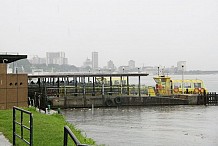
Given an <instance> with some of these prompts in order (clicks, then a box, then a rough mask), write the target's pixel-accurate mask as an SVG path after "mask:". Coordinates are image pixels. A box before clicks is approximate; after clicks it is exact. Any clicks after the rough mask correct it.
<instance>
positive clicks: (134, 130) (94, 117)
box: [63, 106, 218, 146]
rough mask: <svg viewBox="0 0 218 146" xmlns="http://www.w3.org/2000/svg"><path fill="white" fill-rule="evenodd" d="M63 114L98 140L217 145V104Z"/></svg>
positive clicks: (113, 144)
mask: <svg viewBox="0 0 218 146" xmlns="http://www.w3.org/2000/svg"><path fill="white" fill-rule="evenodd" d="M63 114H64V115H65V116H66V119H67V120H68V121H69V122H71V123H73V124H74V125H76V126H77V127H78V128H79V129H81V130H84V131H83V132H84V133H85V134H86V135H87V136H88V137H92V138H93V139H95V140H96V141H97V143H98V144H105V145H110V146H121V145H125V146H126V145H129V146H131V145H137V146H138V145H139V146H140V145H218V142H217V140H216V139H217V138H218V134H216V133H217V131H218V124H217V121H218V116H217V115H218V107H213V106H208V107H205V106H156V107H121V108H95V109H94V112H92V110H91V109H71V110H66V111H63Z"/></svg>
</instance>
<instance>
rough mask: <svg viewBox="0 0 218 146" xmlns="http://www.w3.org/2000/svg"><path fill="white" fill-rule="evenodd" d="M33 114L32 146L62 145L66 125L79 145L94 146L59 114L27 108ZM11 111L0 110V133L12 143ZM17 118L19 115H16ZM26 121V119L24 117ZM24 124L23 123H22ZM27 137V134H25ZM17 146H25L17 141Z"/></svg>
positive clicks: (70, 142) (69, 141)
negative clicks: (47, 113) (87, 145)
mask: <svg viewBox="0 0 218 146" xmlns="http://www.w3.org/2000/svg"><path fill="white" fill-rule="evenodd" d="M26 110H29V111H30V112H32V113H33V145H34V146H61V145H63V137H64V126H65V125H68V126H69V127H70V129H71V130H72V131H73V133H74V134H75V135H76V137H77V138H78V139H79V141H80V142H81V143H84V144H89V145H95V142H94V141H93V140H92V139H90V138H86V137H84V136H83V135H82V134H81V132H80V130H77V129H76V128H75V127H74V126H73V125H71V124H69V123H68V122H66V121H65V119H64V117H63V116H62V115H59V114H54V115H45V114H41V113H39V112H37V111H35V109H34V108H27V109H26ZM12 116H13V115H12V110H0V132H3V134H4V135H5V137H7V138H8V139H9V141H10V142H11V143H12V136H13V135H12V133H13V127H12V125H13V124H12ZM18 116H19V115H18ZM25 119H26V117H25ZM24 122H25V121H24ZM17 131H18V132H19V131H20V130H19V129H17ZM25 134H26V135H27V134H28V133H27V132H25ZM18 142H19V144H18V145H19V146H23V145H25V144H24V143H23V142H21V141H19V140H18ZM72 143H73V142H72V141H71V139H69V138H68V144H69V145H71V146H72V145H73V144H72Z"/></svg>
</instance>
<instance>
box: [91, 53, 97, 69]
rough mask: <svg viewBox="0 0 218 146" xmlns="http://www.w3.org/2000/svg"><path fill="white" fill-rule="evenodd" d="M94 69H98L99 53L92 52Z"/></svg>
mask: <svg viewBox="0 0 218 146" xmlns="http://www.w3.org/2000/svg"><path fill="white" fill-rule="evenodd" d="M92 69H93V70H95V69H98V52H92Z"/></svg>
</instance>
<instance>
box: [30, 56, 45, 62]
mask: <svg viewBox="0 0 218 146" xmlns="http://www.w3.org/2000/svg"><path fill="white" fill-rule="evenodd" d="M29 62H30V63H31V64H46V58H40V57H38V56H37V55H36V56H34V57H33V58H32V59H29Z"/></svg>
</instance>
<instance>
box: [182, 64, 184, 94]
mask: <svg viewBox="0 0 218 146" xmlns="http://www.w3.org/2000/svg"><path fill="white" fill-rule="evenodd" d="M182 94H184V65H182Z"/></svg>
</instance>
